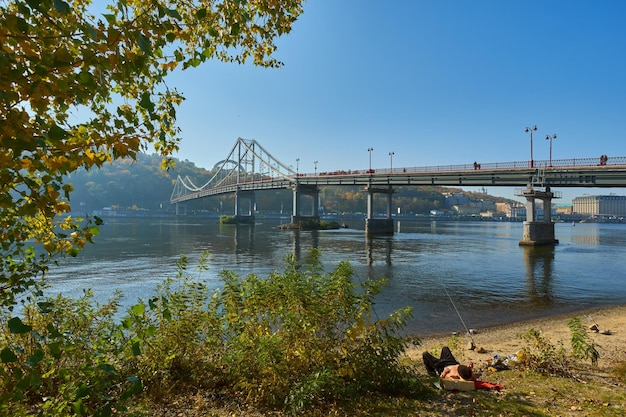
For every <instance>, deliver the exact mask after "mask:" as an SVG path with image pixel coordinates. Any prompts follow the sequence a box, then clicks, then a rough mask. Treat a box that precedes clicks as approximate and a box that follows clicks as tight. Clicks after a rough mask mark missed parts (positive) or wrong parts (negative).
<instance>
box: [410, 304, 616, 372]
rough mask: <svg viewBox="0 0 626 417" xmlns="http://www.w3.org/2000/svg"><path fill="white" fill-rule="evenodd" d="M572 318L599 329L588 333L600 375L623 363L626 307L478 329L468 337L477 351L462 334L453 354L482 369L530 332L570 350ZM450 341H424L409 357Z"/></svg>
mask: <svg viewBox="0 0 626 417" xmlns="http://www.w3.org/2000/svg"><path fill="white" fill-rule="evenodd" d="M572 317H580V318H581V320H582V323H583V325H585V327H587V328H589V326H591V325H593V324H597V326H598V327H599V330H600V331H599V332H595V331H593V330H588V335H589V336H590V337H591V339H592V340H593V341H594V343H595V344H596V347H597V349H598V352H599V353H600V359H599V361H598V370H599V371H601V370H608V369H611V366H612V365H614V364H615V363H616V362H618V361H626V305H621V306H616V307H606V308H601V309H594V310H585V311H579V312H575V313H569V314H567V315H562V316H554V317H549V318H544V319H538V320H531V321H525V322H519V323H514V324H509V325H502V326H497V327H491V328H485V329H479V328H478V329H475V330H476V333H475V334H473V335H472V336H471V338H472V340H473V341H474V344H475V346H476V349H474V350H469V349H468V348H467V344H468V342H470V338H469V337H467V336H466V335H464V334H461V335H459V339H460V343H458V347H456V349H454V350H453V353H454V355H455V357H456V358H457V360H458V361H459V362H461V363H468V362H473V363H474V366H475V367H477V369H478V370H480V369H481V368H482V369H484V368H485V367H486V360H487V359H488V358H491V357H493V355H494V354H499V355H500V356H503V357H504V356H508V355H512V354H515V353H516V352H517V351H519V350H520V349H521V348H522V346H523V345H524V343H525V341H524V340H523V339H521V338H520V337H519V335H520V334H524V333H526V332H527V331H528V330H530V329H535V330H540V331H541V332H542V333H543V335H544V336H545V337H546V338H547V339H548V340H550V342H551V343H552V344H554V345H556V344H557V343H558V342H559V341H562V342H563V345H564V347H565V348H566V349H567V350H570V330H569V327H568V325H567V324H568V321H569V320H570V319H571V318H572ZM604 333H608V334H604ZM450 341H451V335H450V334H445V335H435V336H427V337H423V338H421V342H422V344H421V346H419V347H417V348H414V349H411V350H410V351H409V352H408V356H409V357H410V358H412V359H414V360H419V361H421V353H422V352H423V351H438V350H439V349H440V348H441V347H442V346H445V345H449V344H450Z"/></svg>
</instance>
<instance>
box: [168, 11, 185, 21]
mask: <svg viewBox="0 0 626 417" xmlns="http://www.w3.org/2000/svg"><path fill="white" fill-rule="evenodd" d="M167 15H168V16H169V17H173V18H174V19H176V20H183V18H182V17H181V16H180V14H179V13H178V10H176V9H167Z"/></svg>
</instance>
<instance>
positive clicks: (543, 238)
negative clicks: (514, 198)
mask: <svg viewBox="0 0 626 417" xmlns="http://www.w3.org/2000/svg"><path fill="white" fill-rule="evenodd" d="M516 195H518V196H522V197H525V198H526V221H525V222H524V231H523V234H522V240H520V242H519V244H520V245H521V246H544V245H556V244H558V243H559V241H558V240H557V239H556V238H555V236H554V223H552V199H553V198H559V197H560V196H559V195H557V194H556V193H554V192H552V191H551V190H550V187H546V188H545V190H539V189H536V188H533V187H532V186H530V185H529V186H528V187H527V188H525V189H523V190H520V191H518V192H517V193H516ZM537 199H539V200H541V201H542V202H543V220H538V219H537V218H536V217H537V214H536V200H537Z"/></svg>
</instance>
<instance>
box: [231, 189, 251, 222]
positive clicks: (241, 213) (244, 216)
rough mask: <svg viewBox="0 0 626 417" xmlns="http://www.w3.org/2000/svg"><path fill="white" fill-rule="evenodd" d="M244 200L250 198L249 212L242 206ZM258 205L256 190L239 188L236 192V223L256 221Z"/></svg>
mask: <svg viewBox="0 0 626 417" xmlns="http://www.w3.org/2000/svg"><path fill="white" fill-rule="evenodd" d="M242 200H248V208H247V212H246V209H245V207H242V204H241V203H242ZM255 205H256V200H255V195H254V191H242V190H237V191H236V192H235V220H236V223H251V224H252V223H254V208H255Z"/></svg>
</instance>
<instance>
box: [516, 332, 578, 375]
mask: <svg viewBox="0 0 626 417" xmlns="http://www.w3.org/2000/svg"><path fill="white" fill-rule="evenodd" d="M519 337H520V338H521V339H523V340H525V341H526V342H528V345H527V346H524V347H523V348H522V349H521V350H520V351H519V352H518V353H517V362H516V366H517V367H520V368H522V369H526V370H530V371H534V372H537V373H540V374H546V375H558V376H567V377H570V376H572V374H571V361H570V360H569V359H568V357H567V354H566V352H565V348H564V347H563V344H562V343H561V342H559V343H558V346H555V345H553V344H551V343H550V341H549V340H548V339H546V338H545V337H544V335H543V333H542V332H541V331H540V330H535V329H530V330H528V332H526V333H525V334H522V335H520V336H519Z"/></svg>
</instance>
